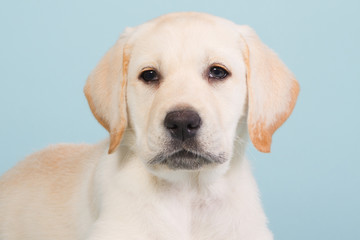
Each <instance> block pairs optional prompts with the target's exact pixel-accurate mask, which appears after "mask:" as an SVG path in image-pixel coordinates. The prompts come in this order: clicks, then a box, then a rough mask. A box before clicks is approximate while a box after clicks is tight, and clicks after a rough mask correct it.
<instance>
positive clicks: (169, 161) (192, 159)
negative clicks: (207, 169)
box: [148, 149, 226, 170]
mask: <svg viewBox="0 0 360 240" xmlns="http://www.w3.org/2000/svg"><path fill="white" fill-rule="evenodd" d="M225 161H226V158H225V154H218V155H214V154H211V153H194V152H192V151H188V150H185V149H182V150H179V151H176V152H174V153H171V154H166V153H160V154H158V155H156V156H155V157H154V158H152V159H151V160H150V161H149V162H148V163H149V165H162V166H167V167H168V168H170V169H173V170H181V169H182V170H198V169H200V168H201V167H203V166H206V165H210V164H221V163H223V162H225Z"/></svg>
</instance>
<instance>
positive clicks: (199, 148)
mask: <svg viewBox="0 0 360 240" xmlns="http://www.w3.org/2000/svg"><path fill="white" fill-rule="evenodd" d="M246 99H247V95H246V67H245V64H244V61H243V60H242V52H241V41H240V40H239V36H238V34H237V33H236V31H234V29H230V28H227V27H225V26H222V25H221V24H217V23H216V22H211V21H210V22H208V21H204V20H202V19H200V20H199V19H197V18H195V19H194V18H186V19H169V20H168V21H162V22H160V23H158V24H156V25H155V26H154V27H153V28H150V29H146V30H145V31H143V32H142V33H141V34H139V35H138V36H136V41H135V42H134V43H133V46H132V51H131V57H130V61H129V68H128V87H127V104H128V112H129V120H130V124H131V127H132V128H133V130H134V132H135V135H136V137H135V139H136V149H138V154H139V155H140V156H141V157H140V158H141V159H142V160H143V161H144V162H145V164H146V165H147V166H149V167H150V168H152V169H162V168H170V169H176V170H178V169H185V170H197V169H199V168H202V167H210V166H211V167H214V166H216V165H219V164H224V163H226V162H228V161H229V159H230V158H231V156H232V151H233V149H232V148H233V142H234V138H235V132H236V126H237V123H238V121H239V119H240V117H241V116H242V115H244V114H246V112H245V107H246V104H245V103H246Z"/></svg>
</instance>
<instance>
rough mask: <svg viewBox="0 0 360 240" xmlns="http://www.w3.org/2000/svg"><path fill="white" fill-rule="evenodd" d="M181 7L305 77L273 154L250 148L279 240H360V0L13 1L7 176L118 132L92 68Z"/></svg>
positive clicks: (7, 60) (6, 44)
mask: <svg viewBox="0 0 360 240" xmlns="http://www.w3.org/2000/svg"><path fill="white" fill-rule="evenodd" d="M174 11H201V12H208V13H211V14H215V15H218V16H221V17H224V18H227V19H230V20H232V21H234V22H236V23H239V24H248V25H250V26H251V27H253V28H254V29H255V30H256V31H257V33H258V34H259V35H260V37H261V38H262V40H263V41H264V42H265V43H266V44H267V45H268V46H270V47H271V48H273V49H274V50H275V51H276V52H277V53H278V54H279V56H280V57H281V58H282V60H283V61H284V62H285V63H286V64H287V66H288V67H289V68H290V69H291V70H292V71H293V72H294V74H295V75H296V76H297V78H298V80H299V82H300V85H301V93H300V96H299V100H298V103H297V106H296V108H295V110H294V112H293V114H292V116H291V117H290V119H289V120H288V121H287V122H286V123H285V124H284V125H283V126H282V127H281V128H280V130H278V132H277V133H276V134H275V136H274V139H273V146H272V153H271V154H262V153H259V152H257V151H256V150H255V149H254V148H253V147H252V146H251V145H250V148H249V150H248V156H249V158H250V159H251V161H252V165H253V169H254V174H255V176H256V179H257V182H258V184H259V187H260V191H261V193H262V200H263V205H264V208H265V211H266V214H267V216H268V218H269V221H270V228H271V229H272V231H273V232H274V235H275V239H279V240H282V239H284V240H285V239H291V240H298V239H299V240H300V239H301V240H303V239H317V240H318V239H327V240H329V239H360V174H359V169H360V156H359V155H360V153H359V136H360V127H359V124H360V113H359V109H360V108H359V103H360V93H359V92H360V83H359V82H360V61H359V56H360V48H359V43H360V17H359V15H360V14H359V13H360V1H332V0H327V1H325V0H324V1H314V0H303V1H296V2H295V1H285V0H284V1H282V0H274V1H257V0H247V1H226V0H223V1H211V0H206V1H194V0H192V1H189V0H183V1H176V2H173V1H166V0H152V1H142V2H140V1H136V0H131V1H126V2H125V1H123V2H121V1H115V0H113V1H104V0H103V1H98V2H92V1H86V0H83V1H74V0H72V1H70V0H68V1H45V0H44V1H35V0H32V1H6V2H5V1H2V2H1V7H0V32H1V38H0V43H1V44H0V81H1V85H0V114H1V118H0V174H2V173H4V172H5V171H6V170H7V169H9V168H10V167H12V166H13V165H14V164H15V163H16V162H17V161H19V160H20V159H22V158H23V157H24V156H26V155H27V154H29V153H31V152H33V151H36V150H39V149H41V148H43V147H45V146H47V145H49V144H50V143H59V142H92V143H94V142H97V141H99V140H101V139H103V138H105V137H107V132H106V131H105V130H104V129H103V128H102V127H101V126H100V125H99V124H98V123H97V122H96V120H95V119H94V117H93V116H92V114H91V113H90V110H89V108H88V105H87V102H86V100H85V97H84V96H83V93H82V88H83V85H84V82H85V80H86V78H87V75H88V74H89V73H90V71H91V70H92V69H93V67H95V65H96V63H97V62H98V61H99V60H100V58H101V57H102V55H103V54H104V53H105V52H106V50H107V49H108V48H109V47H110V46H111V45H112V44H113V43H114V42H115V40H116V39H117V38H118V36H119V34H120V33H121V32H122V30H123V29H124V28H125V27H126V26H135V25H138V24H141V23H143V22H145V21H147V20H149V19H151V18H154V17H156V16H159V15H162V14H165V13H168V12H174ZM0 217H1V216H0Z"/></svg>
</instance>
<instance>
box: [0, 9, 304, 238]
mask: <svg viewBox="0 0 360 240" xmlns="http://www.w3.org/2000/svg"><path fill="white" fill-rule="evenodd" d="M84 92H85V95H86V98H87V100H88V102H89V105H90V108H91V111H92V112H93V114H94V116H95V118H96V119H97V120H98V121H99V122H100V124H101V125H102V126H103V127H104V128H106V129H107V130H108V131H109V134H110V137H109V139H108V140H105V141H103V142H100V143H99V144H95V145H86V144H81V145H76V144H60V145H54V146H50V147H48V148H46V149H44V150H42V151H40V152H37V153H34V154H33V155H30V156H29V157H27V158H26V159H25V160H24V161H22V162H20V163H19V164H18V165H17V166H16V167H14V168H13V169H12V170H10V171H9V172H7V173H6V174H5V175H4V176H3V177H2V178H1V180H0V239H1V240H18V239H26V240H32V239H33V240H50V239H51V240H60V239H61V240H64V239H66V240H71V239H86V240H121V239H124V240H130V239H132V240H135V239H136V240H144V239H149V240H224V239H226V240H231V239H234V240H235V239H236V240H260V239H261V240H265V239H272V234H271V232H270V231H269V230H268V227H267V220H266V217H265V215H264V212H263V210H262V207H261V203H260V201H259V197H258V190H257V186H256V183H255V181H254V178H253V176H252V174H251V170H250V167H249V163H248V161H247V159H246V158H245V156H244V153H245V147H246V142H247V138H248V137H247V136H250V139H251V141H252V143H253V144H254V145H255V147H256V148H257V149H258V150H259V151H261V152H269V151H270V145H271V137H272V135H273V133H274V132H275V130H276V129H277V128H279V127H280V125H282V124H283V123H284V121H285V120H286V119H287V118H288V117H289V115H290V113H291V112H292V110H293V108H294V105H295V101H296V98H297V95H298V92H299V86H298V83H297V81H296V80H295V78H294V76H293V75H292V73H291V72H290V71H289V70H288V69H287V68H286V66H285V65H284V64H283V63H282V62H281V60H280V59H279V58H278V57H277V55H276V54H275V53H274V52H273V51H272V50H270V49H269V48H268V47H266V46H265V45H264V44H263V43H262V42H261V41H260V39H259V38H258V36H257V35H256V34H255V32H254V31H253V30H252V29H251V28H250V27H247V26H239V25H236V24H234V23H232V22H230V21H227V20H224V19H221V18H219V17H215V16H211V15H208V14H203V13H172V14H169V15H165V16H162V17H159V18H156V19H154V20H152V21H150V22H147V23H145V24H143V25H140V26H138V27H135V28H128V29H126V30H125V32H124V33H123V34H122V35H121V36H120V39H119V40H118V41H117V42H116V43H115V45H114V46H113V47H112V48H111V49H110V50H109V51H108V52H107V53H106V54H105V56H104V57H103V59H102V60H101V61H100V63H99V64H98V65H97V67H96V68H95V69H94V71H93V72H92V73H91V74H90V76H89V78H88V80H87V82H86V85H85V88H84Z"/></svg>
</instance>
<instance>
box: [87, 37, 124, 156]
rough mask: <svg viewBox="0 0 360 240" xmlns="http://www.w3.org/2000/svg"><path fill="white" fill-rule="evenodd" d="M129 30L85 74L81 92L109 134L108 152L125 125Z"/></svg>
mask: <svg viewBox="0 0 360 240" xmlns="http://www.w3.org/2000/svg"><path fill="white" fill-rule="evenodd" d="M128 32H129V30H127V32H126V33H124V34H122V35H121V36H120V38H119V40H118V41H117V42H116V43H115V45H114V46H113V47H112V48H111V49H110V50H108V52H107V53H106V54H105V56H104V57H103V58H102V59H101V61H100V62H99V63H98V65H97V66H96V67H95V69H94V70H93V71H92V72H91V74H90V76H89V77H88V79H87V81H86V84H85V87H84V93H85V96H86V98H87V101H88V103H89V106H90V109H91V111H92V113H93V114H94V116H95V118H96V120H98V122H99V123H100V124H101V125H102V126H103V127H104V128H106V130H107V131H108V132H109V134H110V146H109V154H110V153H112V152H114V151H115V149H116V148H117V147H118V146H119V144H120V141H121V139H122V136H123V134H124V131H125V128H126V126H127V113H126V96H125V94H126V82H127V68H128V63H129V55H130V53H129V51H130V50H129V46H128V45H127V39H128V35H129V33H128Z"/></svg>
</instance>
